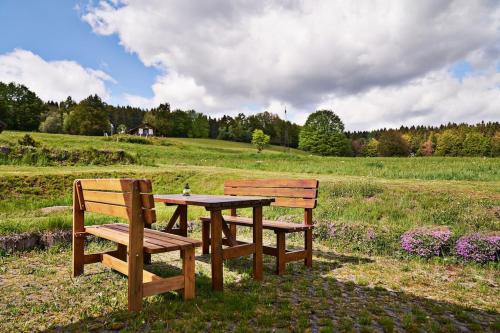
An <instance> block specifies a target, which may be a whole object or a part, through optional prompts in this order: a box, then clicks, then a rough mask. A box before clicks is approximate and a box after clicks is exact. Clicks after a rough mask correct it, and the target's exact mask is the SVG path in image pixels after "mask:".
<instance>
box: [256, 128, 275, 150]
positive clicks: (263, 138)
mask: <svg viewBox="0 0 500 333" xmlns="http://www.w3.org/2000/svg"><path fill="white" fill-rule="evenodd" d="M269 140H271V137H270V136H269V135H266V134H264V131H262V130H261V129H256V130H255V131H253V133H252V144H253V145H254V146H255V148H257V152H258V153H260V152H261V151H262V150H263V149H264V147H265V146H266V145H267V144H269Z"/></svg>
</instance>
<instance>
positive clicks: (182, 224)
mask: <svg viewBox="0 0 500 333" xmlns="http://www.w3.org/2000/svg"><path fill="white" fill-rule="evenodd" d="M187 211H188V210H187V205H179V228H180V230H179V231H180V234H181V236H184V237H187V235H188V229H187Z"/></svg>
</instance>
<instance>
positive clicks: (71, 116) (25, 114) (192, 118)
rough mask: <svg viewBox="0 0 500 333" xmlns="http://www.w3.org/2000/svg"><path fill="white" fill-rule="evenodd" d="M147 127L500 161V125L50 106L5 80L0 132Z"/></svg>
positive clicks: (175, 133)
mask: <svg viewBox="0 0 500 333" xmlns="http://www.w3.org/2000/svg"><path fill="white" fill-rule="evenodd" d="M143 123H148V124H150V125H152V126H154V127H155V128H156V134H157V135H160V136H166V137H190V138H212V139H221V140H230V141H239V142H252V135H253V134H254V133H255V131H256V130H260V131H262V133H263V135H267V136H268V137H269V140H268V141H269V143H270V144H274V145H282V146H288V147H292V148H299V149H302V150H305V151H308V152H311V153H313V154H318V155H325V156H432V155H436V156H500V123H499V122H488V123H484V122H481V123H479V124H476V125H468V124H454V123H449V124H447V125H441V126H438V127H435V126H412V127H405V126H402V127H400V128H399V129H385V128H384V129H380V130H373V131H356V132H348V131H347V132H346V131H345V128H344V124H343V122H342V120H341V119H340V118H339V117H338V116H337V115H336V114H335V113H334V112H332V111H331V110H319V111H316V112H314V113H312V114H311V115H309V117H308V119H307V121H306V123H305V124H304V126H299V125H297V124H294V123H291V122H290V121H285V120H283V119H281V118H280V117H279V116H278V115H276V114H272V113H270V112H267V111H266V112H261V113H258V114H255V115H250V116H247V115H244V114H243V113H240V114H238V115H237V116H235V117H232V116H228V115H224V116H222V117H220V118H212V117H207V116H206V115H204V114H202V113H200V112H197V111H195V110H179V109H176V110H171V109H170V105H169V104H168V103H164V104H160V105H159V106H158V107H155V108H151V109H141V108H137V107H131V106H114V105H110V104H107V103H105V102H104V101H102V99H101V98H100V97H99V96H97V95H91V96H89V97H87V98H85V99H83V100H81V101H80V102H78V103H76V102H75V101H74V100H73V99H72V98H71V97H68V98H67V99H66V100H64V101H60V102H54V101H48V102H44V101H42V100H41V99H40V98H39V97H38V96H37V95H36V94H35V93H34V92H32V91H31V90H29V89H28V88H27V87H26V86H24V85H19V84H15V83H9V84H5V83H2V82H0V125H1V126H0V127H6V128H8V129H11V130H22V131H37V130H38V131H41V132H47V133H68V134H77V135H104V134H105V133H107V134H115V133H125V132H126V131H127V130H129V129H131V128H134V127H137V126H139V125H141V124H143ZM254 141H255V140H254ZM266 143H267V141H266ZM261 146H262V145H261Z"/></svg>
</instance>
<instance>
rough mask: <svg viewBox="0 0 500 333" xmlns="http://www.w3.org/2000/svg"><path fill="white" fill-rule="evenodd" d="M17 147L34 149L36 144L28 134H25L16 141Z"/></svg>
mask: <svg viewBox="0 0 500 333" xmlns="http://www.w3.org/2000/svg"><path fill="white" fill-rule="evenodd" d="M17 142H18V143H19V145H21V146H26V147H36V146H38V143H37V142H36V141H35V139H33V138H32V137H31V135H29V134H25V135H24V136H23V137H22V138H21V139H19V140H18V141H17Z"/></svg>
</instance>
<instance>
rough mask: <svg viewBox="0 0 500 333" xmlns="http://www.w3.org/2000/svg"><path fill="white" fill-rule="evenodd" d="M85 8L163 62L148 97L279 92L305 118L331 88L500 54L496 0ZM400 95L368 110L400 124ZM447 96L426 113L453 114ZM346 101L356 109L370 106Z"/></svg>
mask: <svg viewBox="0 0 500 333" xmlns="http://www.w3.org/2000/svg"><path fill="white" fill-rule="evenodd" d="M84 19H85V20H86V21H87V22H88V23H89V24H90V25H91V26H92V28H93V30H94V31H95V32H96V33H99V34H103V35H110V34H117V35H118V36H119V39H120V43H121V44H122V45H123V46H124V47H125V49H126V50H128V51H130V52H134V53H136V54H137V55H138V56H139V58H140V59H141V61H142V62H143V63H144V64H145V65H147V66H156V67H158V68H159V69H160V70H162V71H163V73H164V74H162V75H161V76H160V77H159V78H158V79H157V82H156V83H155V84H154V85H153V90H154V92H155V97H154V98H153V99H152V100H150V102H151V101H152V102H157V101H158V100H162V101H163V99H168V100H169V101H171V104H172V105H173V106H174V107H175V106H176V105H175V104H176V103H177V104H178V105H179V107H180V105H183V106H184V107H188V108H189V106H191V107H196V108H198V109H199V110H200V111H204V112H211V113H220V112H232V113H234V112H238V110H242V109H244V108H245V107H244V105H260V106H262V108H264V107H266V106H268V105H270V104H272V103H273V101H283V102H285V103H286V104H287V105H288V106H289V109H290V110H291V111H293V112H291V116H292V118H293V116H295V118H296V119H303V118H304V115H305V114H306V113H307V112H311V111H313V110H314V109H315V107H317V106H318V105H319V104H321V103H322V101H325V99H329V98H331V97H332V96H337V97H336V98H343V99H345V100H348V99H349V98H355V97H356V96H364V95H363V94H369V92H371V91H378V90H380V91H386V90H388V91H391V89H396V90H397V89H400V90H405V87H407V86H411V85H413V84H414V83H412V82H420V81H425V80H427V79H428V78H429V77H430V76H432V75H435V74H433V73H438V72H443V71H445V70H446V68H447V67H449V66H450V65H451V64H453V63H455V62H457V61H463V60H468V61H470V62H471V63H472V64H473V66H477V67H478V68H479V67H480V69H481V70H487V71H491V68H493V67H494V66H496V64H497V62H498V59H499V58H500V33H499V31H500V5H499V3H498V2H495V1H488V0H484V1H481V0H479V1H469V0H456V1H449V0H426V1H423V0H422V1H414V0H407V1H403V0H379V1H375V0H370V1H333V0H316V1H301V0H282V1H271V0H261V1H257V0H255V1H243V0H240V1H230V2H228V1H225V0H214V1H196V0H193V1H187V0H183V1H164V0H149V1H144V0H124V1H111V2H109V1H108V2H106V1H101V2H100V4H99V5H98V6H97V7H91V8H90V9H88V11H87V13H86V14H85V15H84ZM484 75H486V74H484ZM488 75H489V74H488ZM442 80H445V81H446V80H448V81H449V80H453V78H449V79H445V78H442ZM487 81H488V80H487ZM488 82H491V81H488ZM457 84H459V85H460V83H457ZM450 85H453V84H451V83H450ZM425 87H427V88H431V85H422V89H425ZM481 87H482V89H486V90H489V89H492V88H493V89H495V86H493V87H491V86H481ZM432 88H433V89H434V88H438V89H446V88H448V85H446V84H443V85H432ZM456 89H457V90H459V91H465V89H473V90H474V91H476V90H477V87H476V86H472V87H469V86H467V85H466V84H465V82H464V83H461V87H457V88H456ZM445 93H446V92H444V91H443V92H441V94H445ZM470 94H473V92H471V93H470ZM491 95H492V94H488V93H486V92H485V94H484V96H485V97H491ZM493 95H495V94H493ZM398 98H399V95H397V94H395V95H393V98H392V99H385V100H384V102H380V103H375V106H373V107H374V108H376V109H373V110H372V111H370V112H373V113H375V114H378V115H379V118H383V119H387V122H388V123H390V124H392V125H399V124H400V123H401V122H402V121H405V120H407V119H410V118H412V117H413V116H412V115H411V113H410V114H409V115H408V116H407V117H406V116H405V115H404V114H401V115H398V117H392V118H391V116H390V115H389V114H387V112H388V111H387V110H392V107H391V105H392V104H405V103H403V102H401V101H398ZM442 101H443V99H439V98H435V99H433V102H434V103H438V104H433V105H427V106H428V107H429V108H430V110H431V112H429V113H428V114H427V115H426V116H422V120H425V121H427V120H432V119H443V118H446V117H444V115H441V116H440V115H436V113H439V112H442V111H441V110H443V109H444V104H439V103H442ZM142 102H145V100H142ZM492 103H497V105H498V103H499V102H498V101H497V102H494V101H493V102H492ZM458 106H460V105H458ZM464 110H465V109H464ZM466 110H467V112H469V113H467V114H465V113H462V112H461V111H460V112H458V113H459V114H461V115H462V116H461V118H459V119H457V120H462V119H463V120H465V119H472V120H471V121H478V120H481V118H479V115H477V116H475V115H474V114H470V112H483V111H481V110H479V109H476V110H473V108H466ZM346 112H348V113H349V117H351V118H353V119H355V118H356V117H363V115H364V114H365V113H366V112H367V111H366V110H359V109H356V110H348V111H346ZM351 113H352V114H351ZM391 119H392V121H391Z"/></svg>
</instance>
